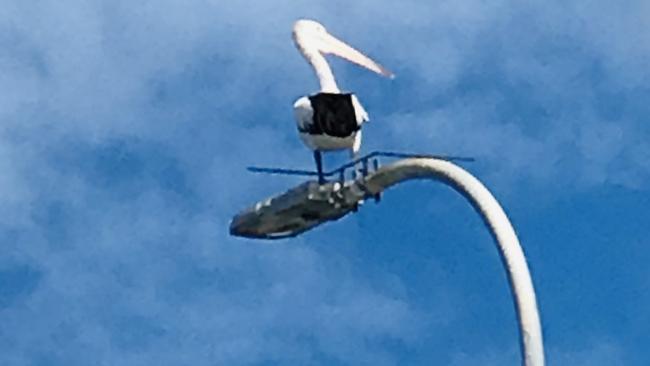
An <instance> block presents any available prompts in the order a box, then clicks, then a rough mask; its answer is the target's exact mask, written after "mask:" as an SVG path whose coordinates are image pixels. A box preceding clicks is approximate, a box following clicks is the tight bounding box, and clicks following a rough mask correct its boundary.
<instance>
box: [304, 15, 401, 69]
mask: <svg viewBox="0 0 650 366" xmlns="http://www.w3.org/2000/svg"><path fill="white" fill-rule="evenodd" d="M293 41H294V42H295V44H296V47H298V49H299V50H300V52H301V53H302V54H303V55H304V56H305V57H306V58H307V59H309V58H310V55H313V54H314V53H320V54H322V55H328V54H330V55H335V56H338V57H341V58H343V59H345V60H348V61H350V62H353V63H355V64H357V65H359V66H362V67H365V68H366V69H368V70H371V71H373V72H376V73H377V74H379V75H383V76H386V77H389V78H393V77H394V75H393V73H392V72H390V71H389V70H387V69H386V68H384V67H383V66H381V65H380V64H378V63H377V62H375V61H373V60H372V59H370V58H369V57H368V56H366V55H364V54H363V53H361V52H359V51H357V50H356V49H354V48H352V47H351V46H349V45H348V44H346V43H345V42H343V41H341V40H339V39H338V38H336V37H334V36H333V35H331V34H329V32H327V29H325V27H324V26H323V25H322V24H320V23H318V22H317V21H314V20H308V19H301V20H298V21H297V22H296V23H295V24H294V26H293Z"/></svg>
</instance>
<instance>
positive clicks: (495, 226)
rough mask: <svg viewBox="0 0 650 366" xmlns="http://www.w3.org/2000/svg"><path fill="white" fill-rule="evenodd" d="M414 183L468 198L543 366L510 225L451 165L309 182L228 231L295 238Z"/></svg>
mask: <svg viewBox="0 0 650 366" xmlns="http://www.w3.org/2000/svg"><path fill="white" fill-rule="evenodd" d="M365 163H367V161H365V162H364V164H365ZM411 179H433V180H439V181H442V182H444V183H446V184H448V185H449V186H451V187H452V188H454V189H455V190H456V191H458V192H460V193H461V194H462V195H463V196H465V198H467V199H468V200H469V201H470V203H471V204H472V206H474V208H475V209H476V210H477V211H478V212H479V214H480V215H481V217H482V219H483V221H484V222H485V224H486V226H487V227H488V228H489V229H490V233H491V234H492V237H493V238H494V240H495V242H496V244H497V248H498V250H499V254H500V256H501V259H502V262H503V264H504V267H505V269H506V272H507V274H508V280H509V284H510V289H511V291H512V295H513V297H514V303H515V310H516V312H517V320H518V323H519V336H520V346H521V352H522V363H523V365H525V366H543V365H544V346H543V339H542V330H541V324H540V320H539V312H538V309H537V300H536V298H535V289H534V288H533V281H532V279H531V277H530V271H529V270H528V265H527V264H526V258H525V256H524V252H523V250H522V248H521V245H520V244H519V240H518V239H517V235H516V234H515V231H514V229H513V227H512V224H511V223H510V220H508V217H507V216H506V214H505V212H504V211H503V208H501V205H499V202H497V200H496V199H495V198H494V196H493V195H492V194H491V193H490V191H488V189H487V188H486V187H485V186H484V185H483V184H482V183H481V182H480V181H479V180H478V179H477V178H475V177H474V176H473V175H471V174H470V173H469V172H467V171H466V170H464V169H462V168H461V167H459V166H457V165H455V164H453V163H451V162H450V161H448V160H444V159H436V158H430V157H427V158H408V159H402V160H400V161H397V162H395V163H393V164H390V165H387V166H384V167H381V168H379V169H378V170H376V171H375V172H373V173H370V174H368V175H367V176H365V177H363V178H361V179H358V180H355V181H352V182H349V181H348V182H344V183H343V184H342V183H341V182H330V183H326V184H318V183H317V182H313V181H312V182H306V183H303V184H301V185H299V186H298V187H296V188H294V189H291V190H289V191H287V192H286V193H284V194H282V195H279V196H276V197H274V198H271V199H268V200H265V201H262V202H259V203H258V204H256V205H255V206H253V207H252V208H249V209H248V210H245V211H244V212H242V213H241V214H239V215H237V216H235V217H234V218H233V221H232V222H231V226H230V232H231V234H233V235H238V236H245V237H252V238H266V239H272V238H283V237H291V236H295V235H298V234H300V233H302V232H304V231H306V230H309V229H311V228H313V227H315V226H317V225H319V224H321V223H323V222H325V221H330V220H337V219H339V218H341V217H343V216H345V215H346V214H347V213H349V212H352V211H354V210H356V209H357V206H358V203H359V202H360V201H362V200H364V199H366V198H369V197H372V196H375V197H379V195H380V194H381V193H382V192H383V191H384V190H386V189H388V188H390V187H392V186H394V185H396V184H398V183H401V182H404V181H407V180H411Z"/></svg>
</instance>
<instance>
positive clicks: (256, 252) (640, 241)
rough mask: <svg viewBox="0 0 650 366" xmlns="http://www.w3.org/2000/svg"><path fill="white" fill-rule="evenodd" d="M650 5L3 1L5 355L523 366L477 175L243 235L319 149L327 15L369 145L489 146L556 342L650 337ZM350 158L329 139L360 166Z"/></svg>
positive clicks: (599, 350)
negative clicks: (233, 230)
mask: <svg viewBox="0 0 650 366" xmlns="http://www.w3.org/2000/svg"><path fill="white" fill-rule="evenodd" d="M649 14H650V6H649V5H648V3H647V2H643V1H637V0H630V1H620V2H616V3H612V2H606V1H573V2H569V3H567V2H561V1H527V2H515V1H505V0H503V1H502V0H497V1H492V2H485V1H479V0H467V1H451V0H448V1H436V2H425V1H403V2H394V1H383V0H382V1H369V0H360V1H356V2H354V3H353V4H350V3H349V2H347V1H331V0H330V1H314V2H307V1H275V2H253V1H237V2H234V1H232V2H224V1H215V0H187V1H182V2H181V1H171V0H165V1H140V2H132V1H110V2H109V1H103V2H102V1H73V0H69V1H47V0H44V1H38V2H25V1H12V0H9V1H5V2H4V3H3V6H2V7H0V50H1V51H0V92H1V96H2V97H1V98H0V119H1V121H2V123H1V124H0V170H1V171H2V174H0V244H1V245H2V254H1V255H0V325H1V326H0V364H2V365H7V366H13V365H67V366H68V365H90V364H96V365H152V364H155V365H187V364H192V365H296V364H301V365H398V364H400V365H402V364H408V365H429V364H445V365H456V366H464V365H504V364H517V363H518V357H519V356H518V348H517V347H518V344H517V333H516V324H515V319H514V311H513V306H512V303H511V299H510V297H509V293H508V288H507V285H506V278H505V274H504V272H503V269H502V268H501V264H500V262H499V258H498V255H497V252H496V250H495V248H494V245H493V243H492V242H491V239H490V237H489V235H488V233H487V231H486V230H485V229H484V227H483V226H482V224H481V221H480V219H479V218H478V217H477V216H476V214H475V213H473V212H472V210H471V209H470V206H469V205H468V204H467V203H466V202H465V201H464V200H463V198H462V197H460V196H459V195H458V194H456V193H454V192H453V191H451V190H450V189H449V188H447V187H444V186H442V185H440V184H432V183H430V182H415V183H409V184H406V185H403V186H401V187H398V188H395V189H393V190H392V191H390V192H388V193H387V194H386V195H385V199H384V200H383V201H382V203H381V204H380V205H374V204H372V203H369V204H368V205H366V206H364V207H363V209H362V210H361V212H359V213H358V214H356V215H354V216H350V217H346V218H345V219H343V220H341V221H340V222H338V223H336V224H329V225H325V226H322V227H319V228H317V229H316V230H314V231H312V232H309V233H307V234H305V235H303V236H301V237H299V238H297V239H292V240H285V241H280V242H273V243H269V242H260V241H251V240H243V239H238V238H232V237H229V236H228V232H227V231H228V230H227V229H228V223H229V220H230V217H231V216H232V215H233V214H234V213H236V212H237V211H238V210H240V209H242V208H243V207H245V206H247V205H249V204H251V203H253V202H255V201H257V200H259V199H262V198H265V197H267V196H269V195H272V194H275V193H277V192H280V191H282V190H284V189H286V188H289V187H291V186H293V185H295V184H297V183H298V181H297V180H296V179H294V178H287V177H278V178H268V177H261V176H255V175H250V174H247V173H246V171H245V170H244V167H245V166H247V165H253V164H256V165H272V166H279V165H283V166H288V167H297V168H298V167H299V168H308V167H311V165H312V161H311V155H310V153H309V152H308V151H307V150H306V149H305V148H304V147H303V146H302V145H301V143H300V141H299V140H298V138H297V135H296V131H295V126H294V122H293V119H292V112H291V105H292V103H293V101H294V100H295V99H296V98H298V97H299V96H302V95H305V94H307V93H312V92H314V91H316V88H317V85H318V84H317V82H316V79H315V77H314V76H313V75H312V73H311V70H309V68H308V67H307V65H306V64H305V63H304V61H303V59H302V58H301V57H300V56H299V54H298V53H297V52H296V50H295V48H294V46H293V44H292V43H291V39H290V30H291V25H292V23H293V21H294V20H296V19H298V18H301V17H309V18H315V19H318V20H320V21H321V22H323V23H324V24H325V25H326V26H327V27H328V28H329V29H330V31H331V32H332V33H333V34H335V35H337V36H339V37H340V38H342V39H345V40H347V41H349V42H350V43H351V44H353V45H355V46H357V47H358V48H359V49H361V50H363V51H365V52H367V53H368V54H369V55H371V56H372V57H374V58H376V59H377V60H378V61H379V62H381V63H382V64H384V65H386V66H387V67H388V68H390V69H391V70H393V71H394V72H395V73H396V74H397V78H396V79H395V80H392V81H390V80H385V79H381V78H378V77H376V75H372V74H371V73H369V72H366V71H364V70H361V69H359V68H357V67H355V66H352V65H347V64H345V63H343V62H341V61H338V60H332V65H333V67H334V72H335V74H336V75H337V77H338V80H339V83H340V84H341V86H342V87H343V88H344V89H346V90H352V91H355V92H356V93H357V94H358V95H359V97H360V99H361V101H362V102H363V103H364V105H365V106H366V108H367V110H368V112H369V113H370V116H371V119H372V122H371V123H370V124H369V125H367V128H366V129H365V132H364V133H365V141H364V147H363V149H364V151H366V152H367V151H372V150H376V149H385V150H402V151H416V152H423V153H448V154H455V155H470V156H474V157H476V158H477V159H478V160H477V162H476V163H472V164H468V165H466V167H467V168H468V169H469V170H470V171H471V172H473V173H474V174H476V175H477V176H478V177H479V178H480V179H482V180H483V181H484V182H485V183H486V185H487V186H488V187H489V188H490V189H491V190H492V191H493V193H494V194H495V196H496V197H497V198H499V199H500V200H501V202H502V204H503V206H504V207H505V209H506V211H507V212H508V214H509V215H510V217H511V219H512V222H513V224H514V226H515V228H516V229H517V231H518V233H519V236H520V240H521V242H522V245H523V246H524V250H525V251H526V254H527V256H528V260H529V264H530V267H531V270H532V272H533V276H534V282H535V285H536V289H537V291H538V299H539V304H540V308H541V315H542V321H543V325H544V333H545V341H546V349H547V359H548V361H549V364H553V365H623V364H624V365H646V364H648V360H650V352H649V351H648V348H647V344H648V342H649V341H650V326H648V324H650V311H649V310H648V309H650V295H649V291H648V290H649V289H650V280H649V279H650V268H649V267H648V265H647V263H649V262H650V251H649V250H648V245H649V244H650V243H649V242H648V238H647V235H646V233H647V230H648V229H647V228H648V227H649V225H650V218H649V216H648V212H647V207H648V204H649V203H650V202H649V201H650V199H649V198H648V197H650V185H649V184H648V182H649V181H650V180H649V179H648V178H650V145H649V144H648V137H650V128H649V127H648V124H647V116H648V115H650V106H648V103H647V101H648V97H650V88H649V87H648V85H650V84H649V81H650V67H648V66H649V64H650V36H649V35H650V29H649V28H648V27H649V24H650V18H649V17H650V15H649ZM344 157H345V155H340V156H329V157H328V158H327V163H328V164H329V165H334V164H337V163H338V162H340V161H341V160H342V159H344Z"/></svg>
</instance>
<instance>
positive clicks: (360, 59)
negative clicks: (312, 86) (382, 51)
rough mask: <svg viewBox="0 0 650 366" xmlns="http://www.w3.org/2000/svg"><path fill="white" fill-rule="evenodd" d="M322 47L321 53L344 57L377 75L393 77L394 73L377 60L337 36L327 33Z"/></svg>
mask: <svg viewBox="0 0 650 366" xmlns="http://www.w3.org/2000/svg"><path fill="white" fill-rule="evenodd" d="M323 41H324V43H325V44H324V47H323V48H322V49H321V51H322V52H323V53H328V54H332V55H335V56H339V57H341V58H344V59H346V60H348V61H350V62H353V63H355V64H357V65H359V66H363V67H365V68H366V69H368V70H371V71H374V72H376V73H377V74H379V75H383V76H385V77H388V78H391V79H392V78H394V77H395V75H394V74H393V73H392V72H390V70H388V69H386V68H385V67H383V66H381V65H380V64H378V63H377V62H375V61H373V60H372V59H370V58H369V57H368V56H366V55H364V54H363V53H361V52H359V51H357V50H356V49H354V48H352V47H351V46H349V45H348V44H346V43H345V42H343V41H341V40H339V39H338V38H336V37H334V36H332V35H330V34H327V35H326V36H325V37H324V39H323Z"/></svg>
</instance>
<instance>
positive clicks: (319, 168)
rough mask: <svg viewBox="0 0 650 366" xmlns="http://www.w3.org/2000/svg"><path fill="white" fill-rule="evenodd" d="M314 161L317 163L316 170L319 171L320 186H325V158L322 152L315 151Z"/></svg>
mask: <svg viewBox="0 0 650 366" xmlns="http://www.w3.org/2000/svg"><path fill="white" fill-rule="evenodd" d="M314 160H315V161H316V170H317V171H318V184H325V177H324V176H323V156H322V155H321V152H320V150H314Z"/></svg>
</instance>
